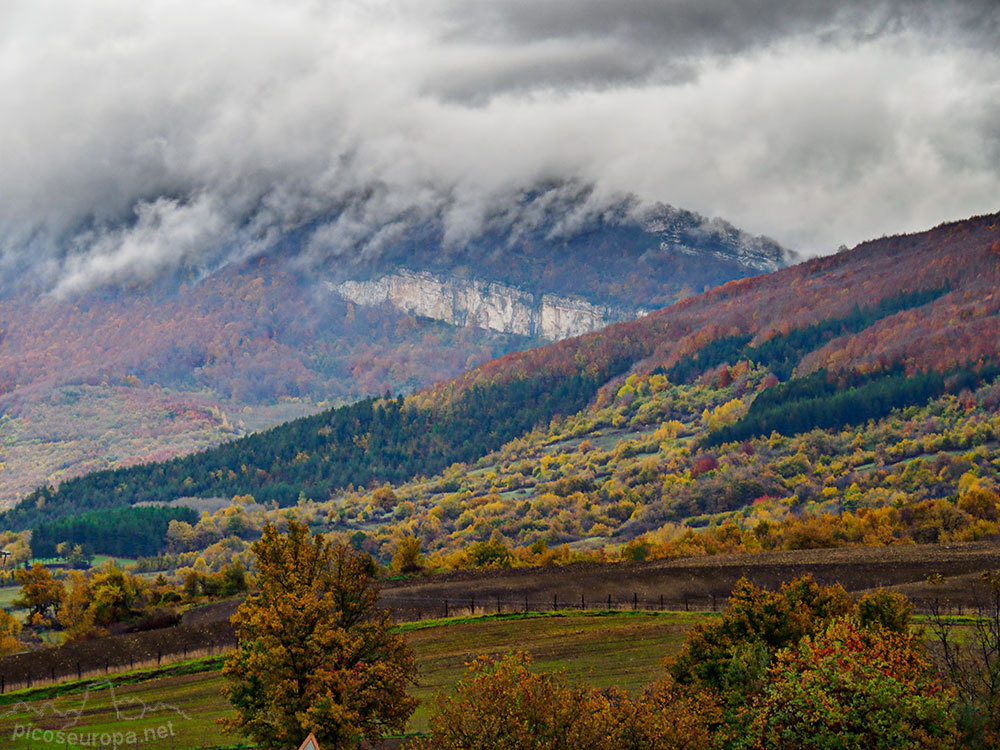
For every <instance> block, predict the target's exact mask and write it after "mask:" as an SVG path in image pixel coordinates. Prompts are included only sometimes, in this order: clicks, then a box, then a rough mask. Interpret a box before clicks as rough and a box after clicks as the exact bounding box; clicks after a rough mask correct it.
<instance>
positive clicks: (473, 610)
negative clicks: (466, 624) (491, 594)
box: [469, 597, 476, 617]
mask: <svg viewBox="0 0 1000 750" xmlns="http://www.w3.org/2000/svg"><path fill="white" fill-rule="evenodd" d="M475 614H476V597H472V600H471V601H470V602H469V616H470V617H474V616H475Z"/></svg>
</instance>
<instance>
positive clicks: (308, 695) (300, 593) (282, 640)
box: [222, 521, 416, 750]
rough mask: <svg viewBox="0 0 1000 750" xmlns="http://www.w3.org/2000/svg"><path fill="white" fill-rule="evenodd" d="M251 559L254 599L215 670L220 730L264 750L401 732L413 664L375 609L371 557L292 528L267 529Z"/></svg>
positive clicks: (345, 743) (332, 744) (337, 744)
mask: <svg viewBox="0 0 1000 750" xmlns="http://www.w3.org/2000/svg"><path fill="white" fill-rule="evenodd" d="M253 551H254V553H255V554H256V556H257V587H258V589H259V593H256V594H254V595H252V596H250V597H248V598H247V600H246V601H245V602H244V603H243V604H242V605H240V608H239V610H238V611H237V612H236V614H235V615H234V616H233V624H234V625H235V626H236V632H237V637H238V640H239V646H238V648H237V650H236V651H235V652H234V653H233V654H232V655H231V656H230V657H229V658H228V659H227V660H226V664H225V666H224V668H223V675H225V676H226V677H227V678H228V680H229V683H228V685H227V686H226V687H225V688H224V693H225V695H226V696H227V697H228V698H229V700H230V702H231V703H232V705H233V708H234V709H235V713H234V715H233V717H231V718H229V719H224V720H222V723H223V726H224V727H225V728H226V730H227V731H230V732H234V733H237V734H241V735H243V736H245V737H249V738H251V739H253V740H254V741H255V742H256V743H258V744H259V745H261V746H262V747H266V748H278V747H296V746H297V745H298V744H299V743H300V742H301V741H302V739H303V738H304V737H305V736H306V735H307V734H308V733H309V732H313V733H315V735H316V739H317V740H318V741H319V743H320V746H321V747H323V748H324V750H327V749H328V748H347V747H353V746H354V745H355V744H356V743H357V741H358V740H359V739H362V738H365V739H375V738H378V737H382V736H384V735H385V734H387V733H390V732H400V731H402V730H403V729H404V728H405V725H406V721H407V719H409V717H410V714H412V713H413V710H414V708H415V707H416V700H415V699H414V698H412V697H410V696H409V695H407V693H406V689H407V687H408V686H409V685H411V684H412V683H413V679H414V676H415V673H416V663H415V661H414V658H413V653H412V651H411V650H410V647H409V645H408V644H407V643H406V641H405V640H404V639H403V638H402V636H400V635H398V634H396V633H393V632H392V631H391V620H390V616H389V614H388V613H387V612H384V611H382V610H379V609H378V608H377V602H378V595H379V592H378V585H377V582H376V567H375V563H374V561H373V560H372V559H371V557H370V556H369V555H367V554H365V553H356V552H354V551H353V550H351V549H350V548H348V547H345V546H343V545H336V546H334V545H333V544H332V543H330V542H329V541H327V540H325V539H324V538H323V536H322V535H319V534H317V535H315V536H310V534H309V531H308V528H307V527H306V526H305V525H304V524H299V523H296V522H294V521H292V522H290V523H289V528H288V533H287V534H284V535H282V534H279V533H278V530H277V529H276V528H275V527H274V526H273V525H271V524H267V525H266V526H265V527H264V534H263V537H262V538H261V540H260V541H259V542H256V543H255V544H254V545H253Z"/></svg>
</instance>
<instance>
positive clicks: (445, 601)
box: [444, 599, 448, 617]
mask: <svg viewBox="0 0 1000 750" xmlns="http://www.w3.org/2000/svg"><path fill="white" fill-rule="evenodd" d="M444 616H445V617H447V616H448V600H447V599H445V600H444Z"/></svg>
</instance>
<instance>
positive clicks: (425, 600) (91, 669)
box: [0, 590, 977, 694]
mask: <svg viewBox="0 0 1000 750" xmlns="http://www.w3.org/2000/svg"><path fill="white" fill-rule="evenodd" d="M911 603H912V604H913V605H914V612H915V613H916V614H928V615H949V616H950V615H963V614H976V613H977V609H976V608H975V607H974V606H972V605H970V604H969V603H968V602H964V603H963V602H961V601H957V602H952V601H950V600H938V599H934V600H930V599H915V600H911ZM728 604H729V597H728V594H717V593H708V594H705V593H701V594H695V593H690V594H683V595H681V596H679V597H678V596H674V597H668V596H665V595H663V594H649V593H648V592H646V593H640V592H638V591H631V592H627V593H626V592H622V593H619V594H617V595H613V594H607V595H606V596H591V597H588V596H587V595H586V594H580V595H579V596H566V595H560V594H559V593H553V594H552V595H551V596H549V595H548V594H544V595H543V594H541V593H539V592H534V593H532V594H528V595H526V596H525V595H513V594H506V595H495V594H494V595H486V594H483V593H482V592H480V593H476V592H469V593H468V594H467V595H464V596H456V595H454V594H449V595H448V596H446V597H444V596H442V597H436V596H428V595H407V594H405V593H403V592H398V593H397V592H396V591H392V590H390V591H386V592H385V593H384V595H383V598H382V605H383V606H385V607H387V608H389V609H391V610H392V611H393V613H394V615H395V618H396V621H397V622H407V621H417V620H429V619H438V618H445V617H463V616H468V617H473V616H477V615H491V614H501V615H502V614H513V613H523V612H552V611H567V610H570V611H572V610H576V611H580V612H584V611H591V612H593V611H609V612H610V611H653V612H655V611H677V612H718V611H721V610H723V609H725V608H726V607H727V606H728ZM235 646H236V634H235V632H234V631H233V628H232V626H231V625H230V624H229V622H228V618H226V619H225V620H220V621H215V622H207V623H202V624H200V625H197V626H190V625H178V626H174V627H171V628H162V629H160V630H152V631H147V632H144V633H131V634H128V635H122V636H109V637H106V638H101V639H95V640H92V641H82V642H77V643H70V644H66V645H63V646H60V647H58V648H49V649H43V650H40V651H33V652H28V653H23V654H15V655H14V656H9V657H7V658H5V659H3V660H2V661H0V694H2V693H4V692H7V691H10V690H18V689H21V688H30V687H39V686H42V685H48V684H53V683H57V682H64V681H66V680H73V679H77V680H82V679H85V678H91V677H97V676H105V675H109V674H113V673H115V672H124V671H128V670H132V669H139V668H145V667H157V666H164V665H167V664H171V663H174V662H178V661H182V660H184V659H193V658H198V657H204V656H215V655H221V654H224V653H226V652H228V651H230V650H232V649H233V648H235Z"/></svg>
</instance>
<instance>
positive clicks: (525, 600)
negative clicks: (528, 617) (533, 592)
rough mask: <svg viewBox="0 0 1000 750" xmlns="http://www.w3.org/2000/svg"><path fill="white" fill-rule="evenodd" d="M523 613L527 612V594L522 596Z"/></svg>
mask: <svg viewBox="0 0 1000 750" xmlns="http://www.w3.org/2000/svg"><path fill="white" fill-rule="evenodd" d="M524 611H525V612H527V611H528V595H527V594H525V595H524Z"/></svg>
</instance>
